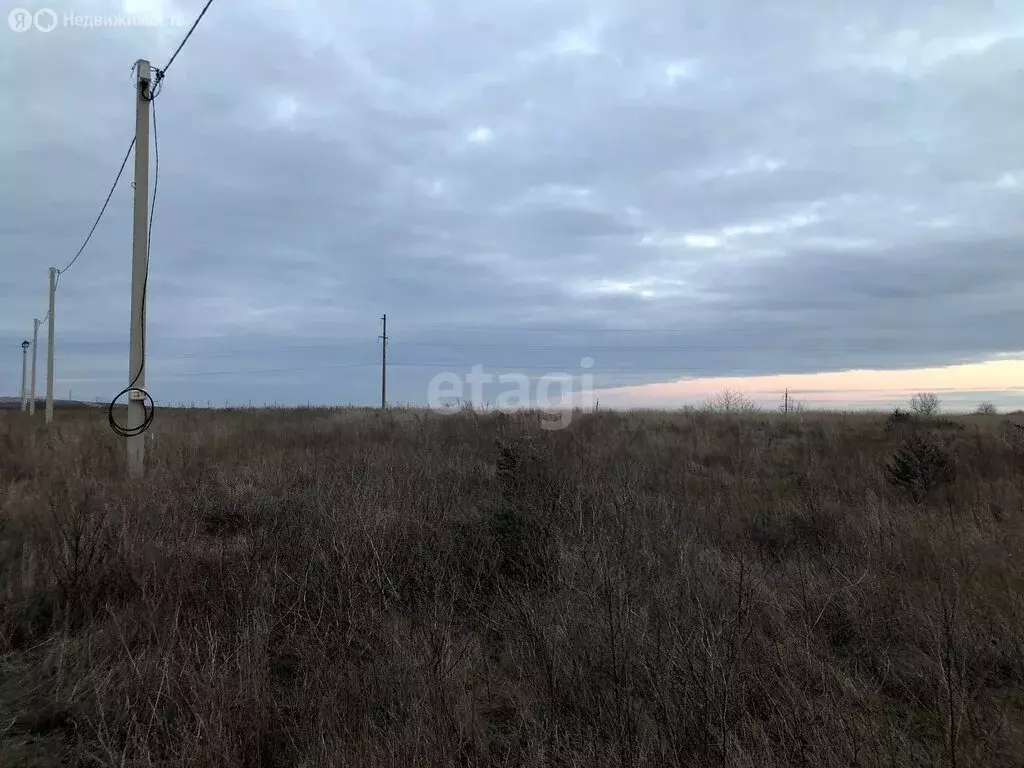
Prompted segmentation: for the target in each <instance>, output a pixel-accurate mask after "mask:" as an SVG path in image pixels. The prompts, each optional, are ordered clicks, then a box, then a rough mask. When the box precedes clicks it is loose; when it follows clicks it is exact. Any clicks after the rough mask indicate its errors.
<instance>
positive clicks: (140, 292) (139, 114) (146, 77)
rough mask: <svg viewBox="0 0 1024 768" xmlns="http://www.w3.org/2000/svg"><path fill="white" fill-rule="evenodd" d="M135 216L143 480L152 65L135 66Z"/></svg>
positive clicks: (136, 473)
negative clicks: (142, 429) (142, 428)
mask: <svg viewBox="0 0 1024 768" xmlns="http://www.w3.org/2000/svg"><path fill="white" fill-rule="evenodd" d="M135 72H136V77H137V80H136V82H135V85H136V87H135V216H134V221H133V224H132V304H131V307H132V308H131V312H132V315H131V341H130V352H129V355H128V415H127V418H126V421H125V424H124V426H125V429H127V430H133V431H134V432H137V433H138V434H134V433H133V436H131V437H126V438H125V441H126V443H127V450H128V474H129V475H130V476H131V477H141V476H142V473H143V470H144V468H145V461H146V440H145V438H144V437H143V435H142V432H141V429H140V428H141V427H142V425H143V424H144V423H145V421H146V401H145V394H144V392H143V390H144V389H145V387H146V348H145V338H146V268H147V265H148V261H149V254H148V251H147V242H146V224H147V221H146V219H147V216H148V215H149V102H150V99H151V98H152V95H151V94H152V91H151V84H150V67H149V62H148V61H146V60H145V59H139V60H138V62H136V64H135Z"/></svg>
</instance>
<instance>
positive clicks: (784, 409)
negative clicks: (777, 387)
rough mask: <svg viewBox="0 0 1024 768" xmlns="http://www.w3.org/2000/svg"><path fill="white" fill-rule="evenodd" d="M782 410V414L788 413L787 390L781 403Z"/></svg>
mask: <svg viewBox="0 0 1024 768" xmlns="http://www.w3.org/2000/svg"><path fill="white" fill-rule="evenodd" d="M782 410H783V412H784V413H789V389H788V388H787V389H786V399H785V400H784V401H783V406H782Z"/></svg>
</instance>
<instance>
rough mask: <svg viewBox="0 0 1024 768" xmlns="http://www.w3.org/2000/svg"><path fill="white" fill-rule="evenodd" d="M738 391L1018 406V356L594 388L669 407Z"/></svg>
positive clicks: (867, 404) (766, 399)
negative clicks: (931, 396)
mask: <svg viewBox="0 0 1024 768" xmlns="http://www.w3.org/2000/svg"><path fill="white" fill-rule="evenodd" d="M725 389H729V390H733V391H737V392H742V393H744V394H745V395H747V396H748V397H750V398H751V399H753V400H755V401H756V402H757V403H758V404H760V405H763V406H766V407H774V406H776V405H779V404H781V402H782V398H783V394H784V392H785V391H786V390H787V389H788V390H789V396H790V398H791V401H796V402H801V403H804V404H805V405H807V406H809V407H825V408H858V409H871V408H876V409H881V408H885V407H887V406H891V405H894V404H896V405H898V404H900V403H905V402H906V401H907V399H908V398H910V397H911V396H912V395H913V394H914V393H915V392H925V391H926V392H935V393H936V394H937V395H938V396H939V397H940V399H941V400H943V401H944V403H945V405H946V408H945V410H950V411H970V410H974V408H975V406H976V405H977V404H978V403H980V402H992V403H994V404H996V405H997V406H998V407H1000V408H1004V409H1005V408H1021V407H1024V359H1009V360H990V361H986V362H981V363H969V364H964V365H951V366H944V367H931V368H912V369H905V370H851V371H832V372H826V373H798V374H773V375H768V376H723V377H712V378H699V379H683V380H678V381H667V382H659V383H656V384H645V385H639V386H630V387H617V388H611V389H604V390H600V391H599V392H598V398H599V400H600V402H601V404H602V405H609V406H634V407H644V406H650V407H672V406H676V407H678V406H682V405H695V404H699V403H700V402H701V401H702V400H704V399H706V398H707V397H710V396H712V395H714V394H716V393H718V392H721V391H722V390H725Z"/></svg>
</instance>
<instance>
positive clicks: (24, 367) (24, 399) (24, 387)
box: [21, 341, 28, 411]
mask: <svg viewBox="0 0 1024 768" xmlns="http://www.w3.org/2000/svg"><path fill="white" fill-rule="evenodd" d="M27 371H28V342H27V341H23V342H21V410H23V411H26V410H28V379H27V378H26V377H27V376H28V373H27Z"/></svg>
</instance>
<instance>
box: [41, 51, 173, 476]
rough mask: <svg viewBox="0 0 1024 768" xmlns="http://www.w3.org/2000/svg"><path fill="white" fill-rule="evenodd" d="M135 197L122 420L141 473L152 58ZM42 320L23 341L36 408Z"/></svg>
mask: <svg viewBox="0 0 1024 768" xmlns="http://www.w3.org/2000/svg"><path fill="white" fill-rule="evenodd" d="M135 74H136V78H137V79H136V89H135V90H136V93H135V183H134V185H133V186H134V188H135V199H134V206H135V207H134V215H133V221H132V295H131V340H130V349H129V360H128V389H127V390H126V393H127V395H128V414H127V417H126V419H125V423H124V424H123V425H122V430H121V431H122V432H127V433H128V434H126V436H125V441H126V447H127V455H128V472H129V474H130V475H131V476H133V477H139V476H141V475H142V473H143V470H144V467H145V446H146V443H145V438H144V437H143V434H142V433H143V432H144V431H145V428H144V426H143V424H144V422H145V420H146V405H145V398H146V393H145V386H146V359H145V333H146V298H145V292H146V274H147V271H148V264H149V252H148V242H147V231H146V229H147V217H148V214H149V125H150V102H151V101H152V100H153V83H152V74H151V67H150V63H149V62H148V61H145V60H139V61H138V62H137V63H136V67H135ZM57 274H58V273H57V269H56V267H50V311H49V313H48V314H47V316H46V319H45V322H46V324H47V332H48V340H47V341H48V344H47V354H46V423H47V424H51V423H52V422H53V349H54V331H55V328H56V292H57ZM40 324H41V323H40V321H39V320H34V321H33V331H32V343H31V344H30V343H29V342H28V341H25V342H23V343H22V366H21V368H22V370H21V409H22V410H23V411H28V412H29V413H30V414H34V413H35V405H36V397H35V393H36V346H37V342H38V340H39V326H40ZM30 346H31V347H32V379H31V385H29V383H28V373H27V370H28V369H27V358H28V349H29V347H30Z"/></svg>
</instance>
